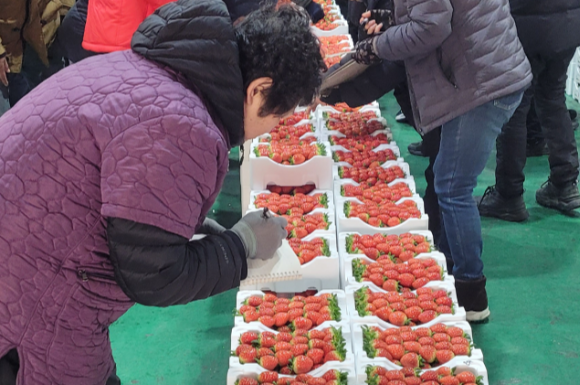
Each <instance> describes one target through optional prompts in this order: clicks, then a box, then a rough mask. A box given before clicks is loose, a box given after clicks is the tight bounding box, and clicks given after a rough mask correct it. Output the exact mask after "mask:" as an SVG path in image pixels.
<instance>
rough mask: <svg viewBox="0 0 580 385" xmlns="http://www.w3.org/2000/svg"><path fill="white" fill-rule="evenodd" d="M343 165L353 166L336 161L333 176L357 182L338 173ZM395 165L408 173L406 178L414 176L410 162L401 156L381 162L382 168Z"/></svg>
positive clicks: (337, 178)
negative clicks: (397, 158)
mask: <svg viewBox="0 0 580 385" xmlns="http://www.w3.org/2000/svg"><path fill="white" fill-rule="evenodd" d="M341 166H343V167H352V165H351V164H348V163H346V162H338V163H335V164H334V166H333V167H332V177H333V178H334V179H335V180H343V181H347V182H350V183H356V182H355V181H354V180H352V179H350V178H341V177H340V176H339V175H338V168H339V167H341ZM393 166H399V167H400V168H401V169H402V170H403V172H404V173H405V175H406V177H405V179H407V178H413V176H412V175H411V170H410V168H409V164H408V163H405V162H404V161H403V158H399V160H388V161H386V162H385V163H383V164H381V167H382V168H389V167H393Z"/></svg>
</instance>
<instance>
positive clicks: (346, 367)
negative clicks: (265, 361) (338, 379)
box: [227, 361, 357, 385]
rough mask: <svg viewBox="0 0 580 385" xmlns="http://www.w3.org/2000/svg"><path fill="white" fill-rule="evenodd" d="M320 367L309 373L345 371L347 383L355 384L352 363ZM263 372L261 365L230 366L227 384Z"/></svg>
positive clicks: (283, 376) (313, 374)
mask: <svg viewBox="0 0 580 385" xmlns="http://www.w3.org/2000/svg"><path fill="white" fill-rule="evenodd" d="M321 369H322V368H319V369H316V370H313V371H311V372H310V373H308V374H310V375H312V376H314V377H322V375H324V374H325V373H326V372H327V371H329V370H333V369H336V370H340V371H341V372H346V373H348V377H347V382H348V385H356V384H357V378H356V371H355V368H354V364H350V363H347V364H345V363H343V362H335V361H333V362H329V363H328V365H327V366H326V370H321ZM263 372H267V370H266V369H264V368H262V367H258V368H257V369H247V368H246V367H245V366H244V367H236V368H230V369H229V370H228V375H227V385H235V384H236V381H237V380H238V379H240V378H242V377H251V378H254V379H257V378H258V376H259V375H260V373H263ZM295 377H296V376H288V375H280V376H279V378H295Z"/></svg>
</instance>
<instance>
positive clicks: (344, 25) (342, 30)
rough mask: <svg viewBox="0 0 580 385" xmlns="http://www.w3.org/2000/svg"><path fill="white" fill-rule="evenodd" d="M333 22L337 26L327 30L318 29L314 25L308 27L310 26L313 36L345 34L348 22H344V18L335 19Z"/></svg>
mask: <svg viewBox="0 0 580 385" xmlns="http://www.w3.org/2000/svg"><path fill="white" fill-rule="evenodd" d="M334 23H335V24H337V25H338V27H336V28H334V29H331V30H329V31H323V30H321V29H318V28H316V27H314V26H311V27H310V28H311V30H312V33H313V34H314V36H334V35H346V34H348V23H347V22H346V20H344V19H342V20H336V21H334Z"/></svg>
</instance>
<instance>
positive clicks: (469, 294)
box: [455, 277, 490, 322]
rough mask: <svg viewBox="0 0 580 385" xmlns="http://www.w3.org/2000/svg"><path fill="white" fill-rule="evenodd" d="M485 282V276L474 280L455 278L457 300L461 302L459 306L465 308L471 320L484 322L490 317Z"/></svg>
mask: <svg viewBox="0 0 580 385" xmlns="http://www.w3.org/2000/svg"><path fill="white" fill-rule="evenodd" d="M485 283H486V278H485V277H481V278H479V279H476V280H473V281H463V280H459V279H455V289H457V302H459V306H463V307H464V308H465V311H466V312H467V320H468V321H469V322H484V321H485V320H486V319H487V318H489V315H490V311H489V306H488V303H487V292H486V291H485Z"/></svg>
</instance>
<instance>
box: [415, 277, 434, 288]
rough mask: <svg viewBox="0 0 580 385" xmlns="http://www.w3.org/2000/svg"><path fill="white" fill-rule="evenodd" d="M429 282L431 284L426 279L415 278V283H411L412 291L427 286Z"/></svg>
mask: <svg viewBox="0 0 580 385" xmlns="http://www.w3.org/2000/svg"><path fill="white" fill-rule="evenodd" d="M429 282H431V280H430V279H429V278H427V277H423V278H417V279H416V280H415V282H413V289H418V288H420V287H423V286H425V285H426V284H428V283H429Z"/></svg>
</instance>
